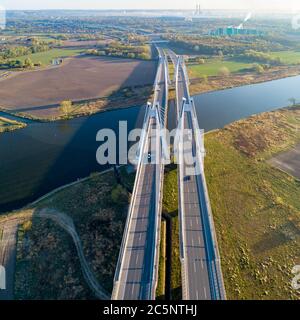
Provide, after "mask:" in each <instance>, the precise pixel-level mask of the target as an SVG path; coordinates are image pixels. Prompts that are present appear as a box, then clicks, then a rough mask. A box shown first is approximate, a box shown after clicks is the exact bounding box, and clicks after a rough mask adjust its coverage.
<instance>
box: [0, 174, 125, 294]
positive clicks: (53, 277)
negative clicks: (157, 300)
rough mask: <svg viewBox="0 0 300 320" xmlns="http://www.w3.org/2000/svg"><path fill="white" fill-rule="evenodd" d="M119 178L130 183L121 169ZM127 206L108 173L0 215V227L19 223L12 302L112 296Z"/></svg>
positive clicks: (87, 179)
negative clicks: (18, 300) (102, 295)
mask: <svg viewBox="0 0 300 320" xmlns="http://www.w3.org/2000/svg"><path fill="white" fill-rule="evenodd" d="M121 174H122V176H123V177H124V179H126V181H129V180H130V177H129V175H127V172H126V170H125V168H124V169H121ZM128 201H129V199H128V193H127V191H126V190H125V189H124V188H123V187H121V186H120V185H119V184H118V183H117V180H116V178H115V175H114V172H113V171H112V170H108V171H106V172H103V173H97V174H92V175H91V176H90V177H88V178H85V179H82V180H80V181H77V182H74V183H72V184H69V185H67V186H64V187H62V188H60V189H57V190H55V191H53V192H51V193H50V194H48V195H46V196H44V197H42V198H40V199H39V200H37V201H35V202H34V203H32V204H30V205H28V206H26V207H25V208H24V209H22V210H18V211H14V212H13V213H11V214H7V215H3V216H0V226H1V224H4V223H8V222H11V221H16V219H19V220H18V225H19V226H18V228H17V230H18V237H17V238H18V241H17V248H16V252H17V259H16V274H15V285H14V288H15V290H14V291H15V292H14V296H15V298H16V299H94V298H95V294H97V293H98V292H99V289H97V288H101V287H103V290H105V291H104V292H111V289H112V282H113V276H114V271H115V265H116V262H117V258H118V254H119V246H120V243H121V240H122V231H123V227H124V224H125V220H126V216H127V207H128ZM61 218H62V219H61ZM70 226H71V227H70ZM65 229H66V230H67V232H66V230H65ZM68 233H69V234H70V235H71V236H72V237H69V235H68ZM72 238H73V239H72ZM74 239H75V240H76V239H77V240H76V242H77V244H76V243H74ZM78 241H80V243H79V242H78ZM74 244H75V246H74ZM78 245H79V247H78ZM80 246H82V249H80ZM75 248H76V250H77V251H78V250H79V251H78V256H77V253H76V252H74V250H75ZM80 250H82V254H80ZM82 259H84V260H82ZM82 268H84V270H82ZM82 271H83V275H84V278H83V277H82ZM91 274H92V276H91ZM45 277H46V278H47V279H46V280H45ZM50 284H51V285H50ZM95 288H96V289H97V290H95ZM91 289H93V290H91ZM95 291H96V292H95ZM100 293H101V292H100ZM98 297H99V294H98Z"/></svg>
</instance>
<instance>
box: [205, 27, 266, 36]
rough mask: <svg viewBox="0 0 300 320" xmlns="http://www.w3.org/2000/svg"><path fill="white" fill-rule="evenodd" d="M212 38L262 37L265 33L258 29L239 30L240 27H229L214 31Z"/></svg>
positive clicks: (211, 33)
mask: <svg viewBox="0 0 300 320" xmlns="http://www.w3.org/2000/svg"><path fill="white" fill-rule="evenodd" d="M210 35H211V36H219V37H222V36H225V37H226V36H237V35H255V36H262V35H264V32H262V31H259V30H256V29H246V28H238V27H227V28H218V29H217V30H213V31H211V32H210Z"/></svg>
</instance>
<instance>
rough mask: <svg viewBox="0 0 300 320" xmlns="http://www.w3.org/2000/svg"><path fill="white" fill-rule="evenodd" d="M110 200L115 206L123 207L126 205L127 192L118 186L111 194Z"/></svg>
mask: <svg viewBox="0 0 300 320" xmlns="http://www.w3.org/2000/svg"><path fill="white" fill-rule="evenodd" d="M111 200H112V201H113V203H114V204H115V205H117V206H123V205H124V204H127V203H128V193H127V191H126V190H125V189H124V188H123V187H122V186H121V185H120V184H118V185H117V186H116V187H115V188H114V189H113V190H112V192H111Z"/></svg>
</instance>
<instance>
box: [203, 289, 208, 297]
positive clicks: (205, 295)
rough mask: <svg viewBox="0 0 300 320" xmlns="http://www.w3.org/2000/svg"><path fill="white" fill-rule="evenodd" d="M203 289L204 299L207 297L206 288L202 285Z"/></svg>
mask: <svg viewBox="0 0 300 320" xmlns="http://www.w3.org/2000/svg"><path fill="white" fill-rule="evenodd" d="M203 290H204V297H205V299H207V294H206V288H205V287H204V288H203Z"/></svg>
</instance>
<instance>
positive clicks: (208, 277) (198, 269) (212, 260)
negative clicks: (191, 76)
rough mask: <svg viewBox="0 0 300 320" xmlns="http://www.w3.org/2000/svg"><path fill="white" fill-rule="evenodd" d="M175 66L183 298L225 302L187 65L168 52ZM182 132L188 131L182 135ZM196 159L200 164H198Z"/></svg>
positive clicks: (201, 147)
mask: <svg viewBox="0 0 300 320" xmlns="http://www.w3.org/2000/svg"><path fill="white" fill-rule="evenodd" d="M168 54H169V55H170V57H171V60H172V62H173V64H174V65H175V72H176V93H177V95H176V99H177V108H178V112H177V113H178V129H179V132H180V140H179V148H178V153H179V154H178V156H177V157H178V159H179V164H178V168H179V175H178V185H179V215H180V243H181V247H180V249H181V264H182V291H183V292H182V295H183V299H185V300H222V299H225V298H226V296H225V290H224V284H223V277H222V272H221V266H220V258H219V253H218V248H217V241H216V236H215V230H214V225H213V220H212V214H211V209H210V204H209V197H208V192H207V187H206V182H205V175H204V168H203V154H202V153H201V152H202V151H204V150H203V149H204V148H203V146H202V144H201V141H200V138H201V137H200V134H199V131H198V130H199V127H198V120H197V115H196V111H195V107H194V103H193V100H192V99H191V98H190V95H189V88H188V81H189V80H188V76H187V72H186V69H185V64H184V61H183V59H182V58H181V57H177V56H176V55H175V54H174V53H173V52H172V51H170V50H169V52H168ZM183 130H186V132H185V131H183ZM193 159H197V160H198V161H197V162H196V163H195V161H193Z"/></svg>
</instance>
